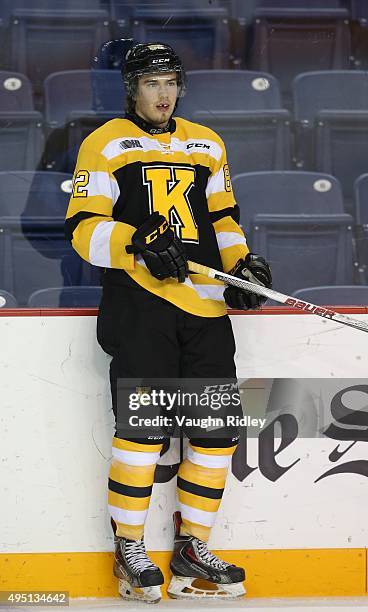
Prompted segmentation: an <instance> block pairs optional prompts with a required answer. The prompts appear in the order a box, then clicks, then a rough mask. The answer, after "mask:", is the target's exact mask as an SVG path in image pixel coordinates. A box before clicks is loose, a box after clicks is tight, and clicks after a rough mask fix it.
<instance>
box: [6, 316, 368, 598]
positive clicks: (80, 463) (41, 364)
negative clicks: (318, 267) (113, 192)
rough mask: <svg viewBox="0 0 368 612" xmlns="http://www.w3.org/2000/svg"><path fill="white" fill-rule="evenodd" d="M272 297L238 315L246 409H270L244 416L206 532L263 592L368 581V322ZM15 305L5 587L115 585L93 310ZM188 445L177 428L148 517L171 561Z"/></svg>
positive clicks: (104, 401) (76, 590) (354, 591)
mask: <svg viewBox="0 0 368 612" xmlns="http://www.w3.org/2000/svg"><path fill="white" fill-rule="evenodd" d="M0 312H1V311H0ZM270 312H271V311H270V310H269V311H266V313H267V314H251V315H237V314H234V315H233V316H232V321H233V326H234V331H235V335H236V340H237V354H236V362H237V369H238V375H239V377H240V378H242V379H243V380H242V383H241V385H242V389H243V392H244V393H243V399H244V402H245V406H246V411H249V412H250V413H252V414H254V415H257V416H266V417H267V421H266V425H265V427H264V429H263V430H262V431H261V432H254V431H252V429H251V428H248V429H247V430H246V431H245V430H244V431H243V432H242V440H241V445H240V447H239V450H238V452H237V454H236V455H235V456H234V460H233V465H232V468H231V474H230V475H229V479H228V482H227V487H226V494H225V497H224V501H223V503H222V505H221V508H220V512H219V516H218V520H217V523H216V526H215V527H214V529H213V533H212V535H211V541H210V546H211V548H212V549H214V550H218V551H221V556H222V557H223V558H224V559H225V560H228V561H231V562H236V563H239V564H240V565H243V566H244V567H245V568H246V569H247V574H248V592H249V595H251V596H259V597H265V596H270V597H271V596H288V595H290V596H292V595H294V596H303V595H315V596H318V595H360V594H365V593H366V583H367V558H366V557H367V554H366V549H367V547H368V533H367V528H366V508H367V505H368V504H367V502H368V487H367V485H368V468H367V466H368V460H367V458H366V456H367V452H366V442H367V441H368V436H367V431H368V415H367V412H366V410H367V405H368V401H367V399H368V377H367V372H368V354H367V350H366V347H367V341H368V335H367V334H365V333H363V332H359V331H356V330H354V329H350V328H347V327H343V326H341V325H337V324H335V323H332V322H329V321H324V320H322V319H319V318H317V317H313V316H311V315H300V314H297V315H293V314H290V313H289V314H288V313H286V312H285V311H281V312H284V314H270ZM2 314H3V315H5V314H6V313H2ZM14 315H16V316H0V330H1V338H2V349H1V359H0V380H1V390H2V410H1V430H2V444H1V462H0V479H1V489H2V490H1V498H2V504H1V518H2V520H1V523H0V524H1V526H0V542H1V551H0V553H1V554H0V586H1V590H10V589H18V590H20V589H21V590H29V589H31V590H36V589H43V590H50V589H52V590H59V589H60V590H69V591H70V595H71V596H74V597H75V596H85V597H87V596H89V597H93V596H97V597H108V596H111V595H115V594H116V592H117V591H116V580H115V579H114V578H113V577H112V576H111V560H112V538H111V531H110V525H109V517H108V514H107V511H106V483H107V475H108V469H109V461H110V457H111V434H112V429H113V418H112V413H111V411H110V399H109V387H108V365H109V359H108V358H107V356H106V355H105V354H104V353H103V352H102V351H101V349H100V348H99V347H98V345H97V343H96V340H95V326H96V319H95V312H94V311H89V312H88V311H85V312H78V313H76V312H74V313H73V312H72V311H69V312H64V313H63V312H62V311H55V312H51V311H50V312H47V311H33V312H24V311H23V312H22V311H19V310H18V311H14ZM352 315H353V316H356V317H357V318H361V319H362V320H367V319H368V317H367V314H365V310H363V309H362V310H357V309H355V311H354V312H353V313H352ZM219 350H221V347H219ZM271 400H272V401H271ZM344 407H345V408H344ZM280 444H282V445H283V447H284V448H283V450H279V448H280ZM178 461H179V449H178V444H177V443H176V444H172V447H171V448H170V451H169V453H167V454H166V455H164V456H163V457H162V459H161V461H160V466H159V468H158V470H159V472H160V480H161V481H164V482H161V483H157V484H156V485H155V487H154V493H153V499H152V503H151V508H150V512H149V516H148V520H147V530H146V541H147V546H148V548H149V550H151V551H153V552H152V554H151V556H152V558H153V560H155V561H156V562H159V564H160V565H161V567H162V569H163V570H164V571H165V572H166V574H167V571H168V570H167V568H168V562H169V558H170V553H169V552H168V551H170V549H171V547H172V536H173V533H172V525H171V516H172V512H173V510H174V509H175V471H176V466H177V463H178ZM167 575H168V574H167Z"/></svg>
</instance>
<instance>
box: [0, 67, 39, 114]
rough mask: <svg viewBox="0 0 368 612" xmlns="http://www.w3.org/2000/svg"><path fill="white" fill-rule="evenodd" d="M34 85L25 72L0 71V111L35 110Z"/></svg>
mask: <svg viewBox="0 0 368 612" xmlns="http://www.w3.org/2000/svg"><path fill="white" fill-rule="evenodd" d="M33 110H34V105H33V96H32V87H31V83H30V81H29V80H28V78H27V77H26V76H25V75H24V74H20V73H18V72H12V71H8V70H6V71H5V70H4V71H1V72H0V112H4V111H5V112H7V113H14V112H20V111H33Z"/></svg>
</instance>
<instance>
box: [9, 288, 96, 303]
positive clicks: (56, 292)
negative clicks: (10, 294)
mask: <svg viewBox="0 0 368 612" xmlns="http://www.w3.org/2000/svg"><path fill="white" fill-rule="evenodd" d="M0 296H1V293H0ZM101 297H102V287H52V288H48V289H40V290H39V291H35V292H34V293H32V295H31V296H30V297H29V299H28V304H27V306H28V308H59V307H60V308H81V307H85V308H97V307H98V306H99V304H100V301H101ZM0 299H1V298H0Z"/></svg>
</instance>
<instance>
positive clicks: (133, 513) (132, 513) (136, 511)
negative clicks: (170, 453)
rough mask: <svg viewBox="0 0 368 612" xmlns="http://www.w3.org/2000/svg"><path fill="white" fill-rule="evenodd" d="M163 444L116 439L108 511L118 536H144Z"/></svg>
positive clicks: (135, 538) (134, 537)
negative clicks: (156, 469)
mask: <svg viewBox="0 0 368 612" xmlns="http://www.w3.org/2000/svg"><path fill="white" fill-rule="evenodd" d="M161 448H162V444H145V443H144V441H143V440H142V442H131V441H130V440H123V439H120V438H116V437H114V438H113V441H112V461H111V466H110V474H109V486H108V503H109V511H110V514H111V516H112V518H113V519H114V521H115V523H116V527H117V529H116V535H117V536H119V537H123V538H128V539H130V540H140V539H141V538H142V536H143V531H144V522H145V520H146V516H147V512H148V507H149V503H150V498H151V492H152V485H153V479H154V474H155V468H156V463H157V461H158V459H159V457H160V451H161Z"/></svg>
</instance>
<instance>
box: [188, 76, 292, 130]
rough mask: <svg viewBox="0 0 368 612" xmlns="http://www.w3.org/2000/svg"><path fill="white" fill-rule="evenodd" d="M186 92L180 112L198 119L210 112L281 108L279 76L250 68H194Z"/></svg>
mask: <svg viewBox="0 0 368 612" xmlns="http://www.w3.org/2000/svg"><path fill="white" fill-rule="evenodd" d="M186 84H187V91H186V94H185V96H184V97H183V98H182V99H180V100H179V106H178V115H180V116H182V117H185V118H186V119H190V120H192V121H193V120H195V117H196V113H197V112H199V111H200V112H201V111H207V112H211V113H216V112H217V111H258V112H260V111H274V110H280V109H282V102H281V94H280V88H279V84H278V82H277V79H275V77H273V76H272V75H271V74H267V73H265V72H253V71H250V70H192V71H188V72H187V75H186Z"/></svg>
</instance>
